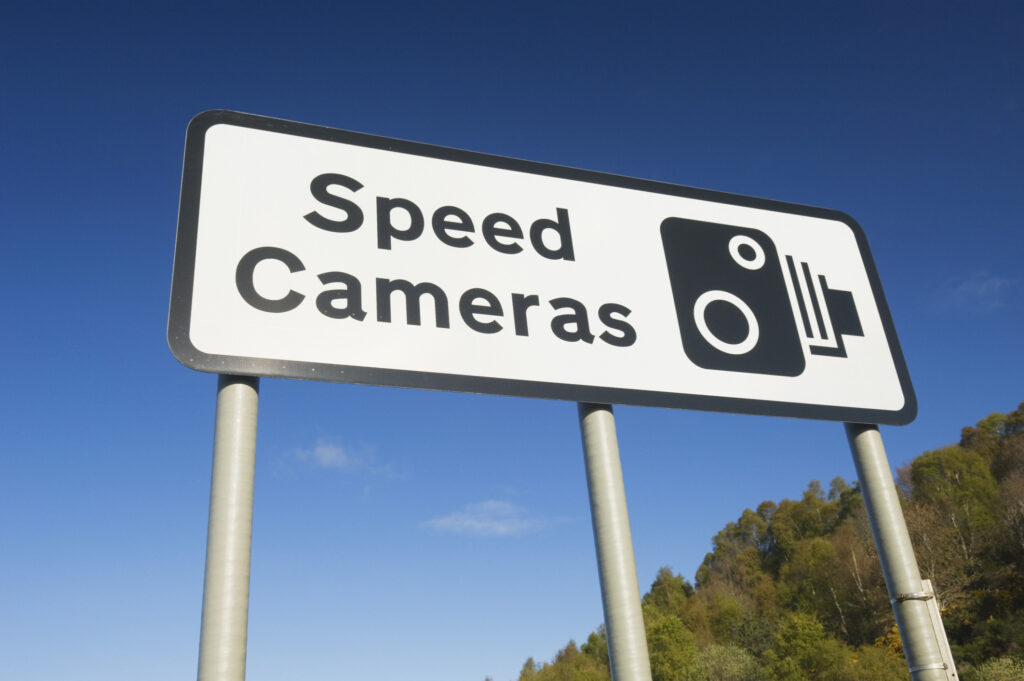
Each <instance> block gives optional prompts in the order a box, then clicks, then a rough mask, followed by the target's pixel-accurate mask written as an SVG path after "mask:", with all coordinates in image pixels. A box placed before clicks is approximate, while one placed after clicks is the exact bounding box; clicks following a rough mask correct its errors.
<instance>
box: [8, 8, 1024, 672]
mask: <svg viewBox="0 0 1024 681" xmlns="http://www.w3.org/2000/svg"><path fill="white" fill-rule="evenodd" d="M1022 20H1024V11H1022V10H1021V9H1020V6H1019V5H1018V4H1016V3H1010V2H1005V3H977V2H972V3H969V4H968V3H940V4H935V3H920V4H917V3H907V4H902V3H901V4H899V6H895V5H893V6H890V4H882V3H878V4H875V3H857V4H850V3H846V4H839V3H806V4H799V3H789V4H786V5H785V6H780V5H778V4H775V5H765V4H762V3H729V4H724V3H723V4H720V5H717V6H715V7H712V6H711V5H710V4H709V5H707V6H697V5H694V6H684V5H681V4H679V3H664V4H653V3H650V4H645V3H641V4H638V5H631V6H628V7H627V6H625V5H621V4H616V5H609V6H605V5H603V4H601V3H586V4H584V3H566V4H553V5H551V6H548V5H544V4H533V3H515V4H509V5H484V4H480V3H464V4H462V3H437V4H428V3H423V4H381V5H374V6H368V5H367V6H349V5H348V4H346V3H296V4H294V5H293V6H288V7H285V6H283V5H279V4H269V3H255V4H226V3H218V2H212V3H202V4H193V3H177V4H174V5H171V4H166V5H163V4H162V5H158V6H157V5H154V6H148V5H147V4H146V3H118V4H108V3H92V4H89V5H88V6H84V5H81V4H74V5H72V4H68V5H63V4H59V3H38V4H35V5H32V6H31V7H29V6H20V5H19V6H15V5H9V6H7V7H6V8H5V9H3V10H0V63H2V64H3V65H4V66H3V69H2V70H0V92H2V105H0V225H2V227H3V230H4V232H3V233H4V237H5V238H4V248H3V250H2V251H0V258H2V267H0V277H2V279H0V281H2V286H3V290H4V291H5V293H6V295H5V297H4V298H5V301H4V310H5V311H6V323H5V324H3V326H2V327H0V329H2V330H0V350H2V352H3V356H4V357H5V358H6V362H5V366H4V369H3V373H2V377H3V379H2V385H3V388H4V390H3V396H2V398H0V400H2V405H3V412H4V418H3V426H2V428H0V461H2V468H0V471H2V472H0V547H2V548H0V660H3V663H2V668H4V670H5V671H4V674H3V675H4V676H5V677H9V678H11V679H19V680H24V681H28V680H35V679H54V678H76V679H82V680H90V679H101V678H102V679H105V680H110V679H139V678H147V679H154V680H157V681H159V680H162V679H181V678H189V677H191V676H193V675H194V674H195V664H196V656H197V648H198V635H199V615H200V605H201V591H202V573H203V561H204V551H205V533H206V517H207V503H208V494H209V473H210V453H211V446H212V431H213V408H214V398H215V385H216V378H215V377H213V376H211V375H207V374H200V373H196V372H193V371H191V370H189V369H186V368H184V367H182V366H181V365H180V364H178V363H177V361H176V360H175V359H174V358H173V357H172V356H171V353H170V351H169V350H168V348H167V344H166V340H165V331H166V318H167V302H168V296H169V290H170V273H171V263H172V256H173V249H174V239H175V227H176V218H177V207H178V192H179V186H180V180H181V160H182V150H183V145H184V135H185V127H186V125H187V123H188V121H189V119H190V118H191V117H192V116H194V115H195V114H197V113H199V112H200V111H203V110H208V109H215V108H223V109H234V110H239V111H246V112H250V113H258V114H263V115H268V116H274V117H279V118H286V119H291V120H298V121H303V122H309V123H316V124H320V125H326V126H330V127H337V128H344V129H349V130H356V131H361V132H368V133H374V134H379V135H385V136H389V137H398V138H403V139H410V140H415V141H420V142H428V143H432V144H439V145H444V146H453V147H459V148H464V149H471V150H474V151H481V152H487V153H493V154H499V155H506V156H514V157H519V158H526V159H530V160H536V161H543V162H548V163H556V164H561V165H567V166H574V167H581V168H587V169H591V170H598V171H602V172H609V173H616V174H623V175H630V176H635V177H642V178H649V179H655V180H661V181H667V182H672V183H675V184H683V185H689V186H696V187H704V188H708V189H715V190H721V191H728V192H734V193H738V194H746V195H751V196H760V197H766V198H772V199H779V200H783V201H790V202H795V203H804V204H810V205H817V206H823V207H827V208H834V209H838V210H841V211H844V212H846V213H849V214H850V215H852V216H853V217H854V218H855V219H856V220H857V221H858V222H859V223H860V224H861V226H862V227H863V228H864V230H865V232H866V233H867V236H868V240H869V242H870V245H871V248H872V252H873V255H874V258H875V261H876V263H877V266H878V270H879V273H880V276H881V279H882V282H883V285H884V287H885V290H886V295H887V298H888V302H889V306H890V308H891V310H892V314H893V318H894V320H895V323H896V328H897V330H898V333H899V336H900V341H901V343H902V346H903V350H904V353H905V355H906V358H907V362H908V365H909V368H910V373H911V377H912V379H913V382H914V386H915V389H916V392H917V397H918V401H919V405H920V408H919V416H918V418H917V420H916V421H914V422H913V423H912V424H910V425H908V426H903V427H899V428H883V431H882V434H883V437H884V438H885V441H886V444H887V447H888V450H889V456H890V459H891V460H892V462H893V464H894V465H898V464H900V463H903V462H905V461H907V460H909V459H911V458H912V457H913V456H915V455H916V454H918V453H920V452H921V451H923V450H925V449H928V448H933V447H937V446H940V445H942V444H945V443H948V442H951V441H954V440H956V439H957V437H958V435H959V429H960V427H961V426H963V425H966V424H969V423H973V422H974V421H976V420H978V419H979V418H981V417H983V416H985V415H987V414H988V413H990V412H993V411H1007V410H1010V409H1012V408H1014V407H1015V406H1016V405H1017V404H1018V403H1019V402H1020V401H1021V400H1022V399H1024V394H1022V393H1021V386H1022V385H1024V381H1022V379H1024V368H1022V367H1024V365H1022V363H1021V362H1020V361H1019V357H1020V338H1021V337H1022V335H1024V334H1022V331H1024V322H1022V319H1024V315H1022V314H1021V313H1022V304H1021V291H1022V281H1024V277H1022V275H1021V271H1020V264H1019V263H1020V257H1021V252H1022V251H1024V237H1022V236H1021V231H1022V224H1021V217H1020V199H1021V197H1022V190H1021V186H1022V179H1024V173H1022V167H1021V164H1022V160H1021V159H1022V158H1024V71H1022V64H1024V47H1022V46H1021V43H1020V39H1019V30H1018V27H1019V26H1020V24H1021V21H1022ZM616 416H617V425H618V430H619V439H620V447H621V450H622V459H623V468H624V474H625V480H626V489H627V495H628V500H629V505H630V514H631V522H632V529H633V538H634V544H635V549H636V557H637V568H638V573H639V579H640V583H641V587H642V588H644V589H646V586H647V585H649V583H650V581H651V580H652V579H653V577H654V575H655V573H656V571H657V569H658V568H659V567H660V566H662V565H669V566H671V567H672V568H674V569H675V570H677V571H679V572H681V573H683V574H684V575H686V576H687V577H689V578H691V579H692V577H693V574H694V573H695V571H696V569H697V567H698V565H699V564H700V561H701V560H702V558H703V556H704V554H705V552H706V551H708V550H709V549H710V539H711V537H712V536H713V534H714V533H715V532H716V531H717V530H718V529H720V528H721V527H723V526H724V525H725V523H727V522H729V521H730V520H733V519H735V518H736V517H737V516H738V515H739V514H740V512H741V511H742V510H743V508H744V507H746V506H756V504H757V503H759V502H760V501H762V500H764V499H776V500H778V499H781V498H783V497H796V496H798V495H799V494H800V493H801V491H802V490H803V489H804V487H805V486H806V484H807V482H808V481H809V480H811V479H819V480H822V481H823V482H824V483H825V484H827V482H828V480H830V479H831V478H833V477H834V476H837V475H841V476H844V477H846V478H847V479H852V478H853V477H854V475H853V466H852V462H851V460H850V455H849V452H848V449H847V446H846V441H845V437H844V434H843V429H842V426H841V425H840V424H836V423H827V422H809V421H797V420H793V419H782V418H766V417H753V416H739V415H726V414H711V413H702V412H688V411H673V410H660V409H642V408H625V407H623V408H619V409H617V410H616ZM257 459H258V461H257V472H256V506H255V526H254V540H253V566H252V589H251V609H250V629H249V633H250V636H249V655H248V678H249V679H250V680H251V681H259V680H261V679H276V678H303V679H335V678H344V679H348V678H352V679H365V678H373V679H378V680H381V681H387V680H391V679H394V680H399V679H402V680H404V679H411V678H416V679H423V680H424V681H432V680H435V679H436V680H438V681H440V680H442V679H444V680H449V679H467V680H469V681H479V680H480V679H483V677H484V676H485V675H491V676H493V677H494V678H495V679H496V681H508V680H509V679H513V678H515V676H516V675H517V673H518V670H519V667H520V666H521V664H522V662H523V661H524V660H525V659H526V657H527V656H531V655H532V656H534V657H535V658H537V659H548V658H550V657H551V656H552V655H553V654H554V652H555V651H556V650H557V648H559V647H561V646H562V645H564V643H565V642H566V641H567V640H568V639H569V638H571V637H575V638H577V639H580V638H583V637H585V636H586V635H587V633H588V632H590V631H591V630H593V629H594V628H595V627H596V626H597V625H598V624H599V623H600V621H601V619H602V613H601V603H600V592H599V589H598V582H597V569H596V564H595V558H594V549H593V539H592V535H591V529H590V520H589V510H588V505H587V497H586V484H585V479H584V471H583V463H582V455H581V450H580V442H579V432H578V427H577V422H576V408H575V405H573V404H569V403H560V402H549V401H542V400H527V399H515V398H503V397H488V396H472V395H462V394H455V393H436V392H424V391H413V390H402V389H389V388H375V387H365V386H349V385H339V384H323V383H309V382H300V381H286V380H270V379H266V380H264V381H263V382H262V386H261V403H260V424H259V444H258V454H257Z"/></svg>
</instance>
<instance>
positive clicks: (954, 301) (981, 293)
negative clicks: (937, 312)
mask: <svg viewBox="0 0 1024 681" xmlns="http://www.w3.org/2000/svg"><path fill="white" fill-rule="evenodd" d="M1013 284H1014V281H1013V280H1012V279H1008V278H1006V277H997V276H993V275H990V274H989V273H988V272H972V273H970V274H968V275H966V276H963V277H960V278H957V279H954V280H951V281H949V282H948V283H947V284H946V286H944V287H943V288H942V290H941V295H940V299H939V300H938V301H936V304H937V306H938V307H940V308H946V309H948V308H951V307H952V308H954V309H957V310H962V311H970V310H974V311H982V312H991V311H993V310H996V309H999V308H1001V307H1003V306H1004V305H1006V297H1007V295H1008V294H1009V293H1010V290H1011V288H1012V286H1013Z"/></svg>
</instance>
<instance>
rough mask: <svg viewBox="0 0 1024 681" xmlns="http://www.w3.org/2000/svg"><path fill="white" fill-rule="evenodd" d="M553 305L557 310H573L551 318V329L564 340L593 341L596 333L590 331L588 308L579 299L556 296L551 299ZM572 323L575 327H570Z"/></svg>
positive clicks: (573, 341) (572, 341) (571, 341)
mask: <svg viewBox="0 0 1024 681" xmlns="http://www.w3.org/2000/svg"><path fill="white" fill-rule="evenodd" d="M549 302H550V303H551V307H553V308H554V309H556V310H563V309H568V310H572V313H570V314H560V315H557V316H555V317H554V318H553V319H552V320H551V331H552V332H553V333H554V334H555V335H556V336H558V337H559V338H561V339H562V340H564V341H568V342H570V343H575V342H576V341H583V342H584V343H593V342H594V334H592V333H590V320H589V319H588V318H587V308H586V307H585V306H584V305H583V303H581V302H580V301H578V300H574V299H572V298H555V299H554V300H551V301H549ZM570 325H572V326H573V327H574V328H573V329H572V330H570V329H569V326H570Z"/></svg>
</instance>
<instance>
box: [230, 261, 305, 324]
mask: <svg viewBox="0 0 1024 681" xmlns="http://www.w3.org/2000/svg"><path fill="white" fill-rule="evenodd" d="M264 260H277V261H278V262H282V263H284V264H285V265H286V266H287V267H288V271H289V272H301V271H303V270H304V269H306V267H305V265H303V264H302V261H301V260H299V259H298V257H296V256H295V255H294V254H292V253H289V252H288V251H286V250H284V249H283V248H274V247H273V246H263V247H261V248H254V249H252V250H251V251H249V252H248V253H246V254H245V255H243V256H242V259H241V260H239V261H238V267H236V268H235V288H237V289H238V293H239V294H241V296H242V300H244V301H245V302H247V303H249V304H250V305H252V306H253V307H254V308H256V309H257V310H261V311H263V312H288V311H289V310H294V309H295V308H296V307H298V306H299V303H301V302H302V300H303V299H304V298H305V296H304V295H302V294H301V293H297V292H295V291H292V290H289V291H288V293H287V294H285V296H284V297H283V298H278V299H276V300H275V299H272V298H264V297H263V296H261V295H260V294H259V293H257V292H256V286H255V284H254V283H253V273H254V272H255V271H256V266H257V265H259V264H260V263H261V262H263V261H264Z"/></svg>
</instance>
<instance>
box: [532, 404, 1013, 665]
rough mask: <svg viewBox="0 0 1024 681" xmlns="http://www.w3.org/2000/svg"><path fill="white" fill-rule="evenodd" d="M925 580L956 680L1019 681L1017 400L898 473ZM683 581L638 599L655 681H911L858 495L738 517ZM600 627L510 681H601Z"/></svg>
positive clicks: (845, 488)
mask: <svg viewBox="0 0 1024 681" xmlns="http://www.w3.org/2000/svg"><path fill="white" fill-rule="evenodd" d="M897 486H898V488H899V491H900V494H901V497H902V501H903V507H904V513H905V515H906V519H907V525H908V528H909V530H910V534H911V538H912V540H913V543H914V548H915V550H916V552H917V558H918V562H919V564H920V567H921V575H922V577H923V578H927V579H931V580H932V583H933V584H934V586H935V589H936V592H937V596H938V601H939V604H940V608H941V611H942V617H943V621H944V624H945V627H946V631H947V633H948V637H949V642H950V645H951V647H952V650H953V656H954V658H955V660H956V664H957V667H958V672H959V673H960V677H961V678H962V679H963V680H964V681H1024V403H1022V404H1021V405H1020V406H1018V408H1017V409H1016V410H1015V411H1013V412H1010V413H1008V414H992V415H991V416H988V417H986V418H984V419H982V420H981V421H979V422H978V424H977V425H975V426H973V427H970V426H968V427H966V428H964V429H963V431H962V432H961V436H960V441H959V443H958V444H953V445H949V446H947V447H942V448H940V449H936V450H933V451H929V452H925V453H923V454H921V455H920V456H918V457H917V458H915V459H914V460H913V461H911V462H910V463H908V464H907V465H906V466H904V467H903V468H901V469H899V471H898V476H897ZM712 547H713V550H712V551H711V553H709V554H707V556H706V557H705V558H704V562H703V563H702V564H701V566H700V568H699V569H698V570H697V574H696V583H695V584H691V583H690V582H689V581H687V580H686V579H684V578H683V577H681V576H680V575H678V574H675V573H673V571H672V570H671V569H669V568H662V569H661V570H659V572H658V574H657V576H656V577H655V579H654V582H653V583H652V584H651V587H650V590H649V591H648V592H647V593H646V594H645V595H644V596H643V614H644V622H645V627H646V631H647V641H648V648H649V651H650V660H651V671H652V674H653V678H654V681H817V680H819V679H820V680H822V681H826V680H828V681H846V680H849V681H854V680H864V679H872V680H875V681H890V680H892V681H896V680H906V679H909V674H908V672H907V667H906V663H905V662H904V659H903V657H902V649H901V646H900V639H899V634H898V632H897V631H896V627H895V621H894V619H893V615H892V610H891V608H890V605H889V598H888V594H887V593H886V589H885V583H884V581H883V578H882V572H881V567H880V565H879V561H878V556H877V554H876V552H875V545H874V541H873V540H872V537H871V530H870V527H869V526H868V521H867V516H866V513H865V510H864V503H863V500H862V497H861V493H860V490H859V487H858V484H857V482H852V483H848V482H846V481H845V480H843V479H842V478H836V479H834V480H832V481H831V483H830V484H829V485H828V488H827V489H826V488H825V487H824V486H823V485H821V484H820V483H819V482H818V481H816V480H812V481H811V483H810V484H809V485H808V487H807V490H806V491H805V492H804V493H803V496H802V497H801V498H800V499H798V500H791V499H783V500H782V501H780V502H774V501H764V502H762V503H761V504H759V505H758V506H757V508H756V509H750V508H748V509H746V510H744V511H743V513H741V514H740V516H739V518H737V519H736V521H735V522H731V523H729V524H728V525H726V527H725V528H723V529H722V530H721V531H720V532H719V533H718V534H717V535H715V537H714V539H713V540H712ZM610 678H611V676H610V673H609V667H608V646H607V643H606V640H605V635H604V631H603V629H599V630H598V631H596V632H593V633H591V634H590V635H589V636H588V637H587V639H586V641H585V642H584V643H583V644H582V645H577V644H576V643H575V642H574V641H569V643H568V645H566V646H565V647H564V648H563V649H562V650H560V651H558V653H557V654H556V655H555V657H554V659H553V660H551V661H550V662H545V663H536V662H535V661H534V660H533V658H530V659H528V660H526V663H525V664H524V665H523V668H522V671H521V672H520V674H519V681H608V680H610Z"/></svg>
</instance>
